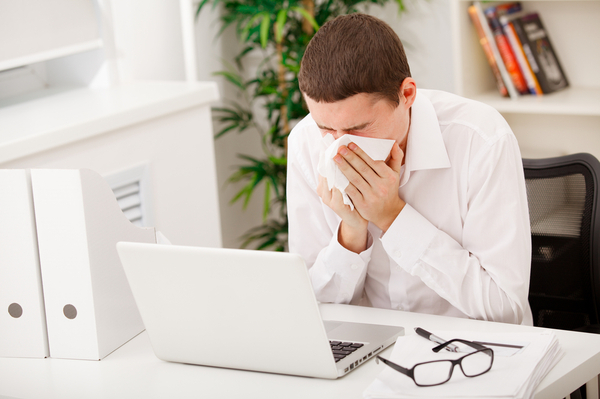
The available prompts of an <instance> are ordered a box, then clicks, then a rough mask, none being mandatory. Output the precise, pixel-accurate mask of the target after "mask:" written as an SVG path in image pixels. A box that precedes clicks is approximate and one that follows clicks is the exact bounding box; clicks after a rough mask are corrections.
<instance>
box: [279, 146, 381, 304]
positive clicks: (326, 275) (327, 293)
mask: <svg viewBox="0 0 600 399" xmlns="http://www.w3.org/2000/svg"><path fill="white" fill-rule="evenodd" d="M289 137H290V138H289V141H288V171H287V207H288V229H289V230H288V240H289V241H288V242H289V250H290V252H292V253H297V254H299V255H300V256H302V258H303V259H304V261H305V262H306V264H307V267H308V269H309V275H310V278H311V281H312V284H313V289H314V291H315V295H316V297H317V300H319V301H320V302H331V303H352V304H357V303H359V302H360V299H361V297H362V295H363V291H364V283H365V278H366V274H367V265H368V263H369V261H370V259H371V251H372V247H373V246H372V242H373V239H372V237H371V236H370V235H369V240H368V248H367V250H365V251H364V252H362V253H360V254H356V253H354V252H352V251H349V250H347V249H346V248H344V247H343V246H342V245H341V244H340V243H339V242H338V240H337V237H338V229H339V224H340V220H341V219H340V218H339V217H338V216H337V215H336V214H335V212H333V210H331V209H329V208H327V207H326V206H325V205H324V204H323V202H322V201H321V198H320V197H319V196H318V194H317V191H316V188H317V181H316V176H317V175H316V173H315V171H313V170H312V168H311V167H310V165H311V163H310V158H309V155H307V154H310V150H309V149H308V148H302V146H303V145H307V144H306V143H305V140H304V141H303V140H299V139H297V137H295V136H294V135H293V134H292V135H290V136H289Z"/></svg>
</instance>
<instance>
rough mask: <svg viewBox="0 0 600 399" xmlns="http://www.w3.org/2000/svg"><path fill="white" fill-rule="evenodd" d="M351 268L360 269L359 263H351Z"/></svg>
mask: <svg viewBox="0 0 600 399" xmlns="http://www.w3.org/2000/svg"><path fill="white" fill-rule="evenodd" d="M350 269H352V270H356V269H358V265H357V264H356V263H353V264H352V265H350Z"/></svg>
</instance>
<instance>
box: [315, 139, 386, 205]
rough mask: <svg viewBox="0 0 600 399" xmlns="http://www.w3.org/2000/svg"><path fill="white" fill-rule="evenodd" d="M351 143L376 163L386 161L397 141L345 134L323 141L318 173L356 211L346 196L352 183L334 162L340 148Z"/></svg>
mask: <svg viewBox="0 0 600 399" xmlns="http://www.w3.org/2000/svg"><path fill="white" fill-rule="evenodd" d="M351 142H353V143H356V145H357V146H359V147H360V148H361V149H362V150H363V151H364V152H365V153H366V154H367V155H368V156H370V157H371V159H373V160H374V161H385V160H386V158H387V157H388V155H389V154H390V151H391V150H392V146H393V145H394V142H395V141H394V140H387V139H374V138H371V137H362V136H355V135H352V134H345V135H343V136H342V137H340V138H339V139H337V140H334V138H333V136H332V135H331V134H329V133H328V134H326V135H325V137H323V139H322V140H321V154H320V155H319V165H318V166H317V171H318V172H319V174H320V175H321V176H323V177H325V178H326V179H327V186H328V187H329V189H330V190H331V189H333V188H334V187H335V188H337V189H338V190H340V192H341V193H342V197H343V199H344V204H346V205H350V209H352V210H354V204H353V203H352V201H351V200H350V197H348V194H346V187H347V186H348V184H350V182H349V181H348V179H347V178H346V176H344V174H343V173H342V172H341V171H340V169H339V168H338V167H337V164H336V163H335V161H334V160H333V157H335V155H336V154H337V151H338V148H339V147H340V146H342V145H346V146H347V145H348V144H350V143H351Z"/></svg>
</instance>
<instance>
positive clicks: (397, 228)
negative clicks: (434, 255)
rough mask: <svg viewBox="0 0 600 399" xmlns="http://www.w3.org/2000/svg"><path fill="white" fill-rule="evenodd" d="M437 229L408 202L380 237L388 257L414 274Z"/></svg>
mask: <svg viewBox="0 0 600 399" xmlns="http://www.w3.org/2000/svg"><path fill="white" fill-rule="evenodd" d="M437 232H438V229H437V228H436V227H435V226H434V225H433V224H431V222H430V221H429V220H427V219H425V217H424V216H423V215H421V214H420V213H419V212H417V211H416V210H415V209H414V208H413V207H411V206H410V205H409V204H406V205H405V206H404V209H402V212H400V214H399V215H398V216H397V217H396V220H394V222H393V223H392V225H391V226H390V228H389V229H388V230H387V231H386V232H385V234H384V235H383V237H381V243H382V245H383V247H384V248H385V251H386V252H387V253H388V255H389V256H390V258H392V259H393V260H394V262H396V263H397V264H398V265H399V266H400V267H402V268H403V269H404V270H405V271H406V272H407V273H410V274H411V275H414V271H415V269H416V267H417V266H418V260H419V259H420V258H421V256H422V255H423V253H424V252H425V250H426V249H427V248H428V247H429V245H430V243H431V241H432V240H433V238H434V237H435V235H436V234H437Z"/></svg>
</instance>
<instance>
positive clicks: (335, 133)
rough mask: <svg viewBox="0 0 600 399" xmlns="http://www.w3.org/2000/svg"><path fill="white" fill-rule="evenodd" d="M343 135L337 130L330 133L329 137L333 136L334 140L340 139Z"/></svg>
mask: <svg viewBox="0 0 600 399" xmlns="http://www.w3.org/2000/svg"><path fill="white" fill-rule="evenodd" d="M344 134H345V133H344V132H342V131H339V130H335V131H332V132H331V135H332V136H333V138H334V139H336V140H337V139H339V138H340V137H342V136H343V135H344Z"/></svg>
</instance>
